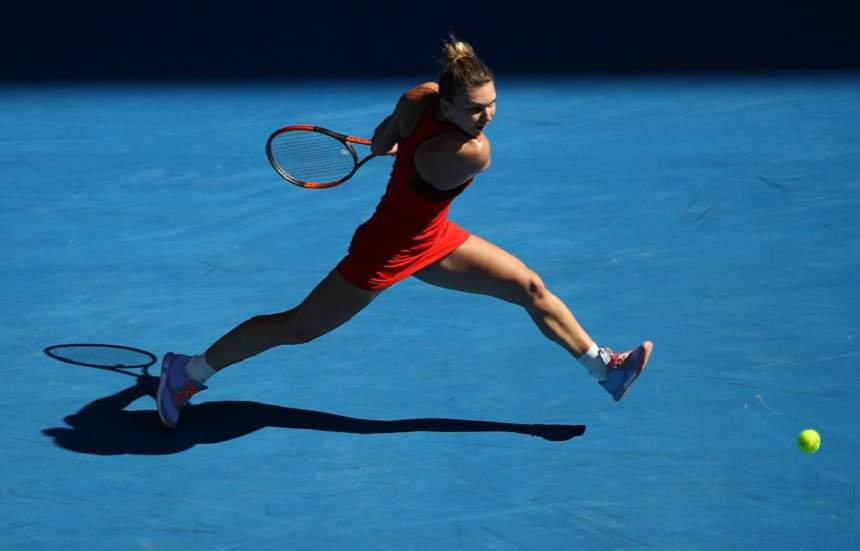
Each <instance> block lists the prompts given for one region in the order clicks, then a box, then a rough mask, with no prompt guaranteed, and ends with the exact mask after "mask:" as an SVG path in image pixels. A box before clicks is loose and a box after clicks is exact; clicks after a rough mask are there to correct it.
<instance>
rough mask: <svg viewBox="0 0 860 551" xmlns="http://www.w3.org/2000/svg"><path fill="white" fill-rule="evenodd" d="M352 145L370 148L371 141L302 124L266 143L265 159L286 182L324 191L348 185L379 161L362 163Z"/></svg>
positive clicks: (270, 137) (280, 132)
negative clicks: (364, 168)
mask: <svg viewBox="0 0 860 551" xmlns="http://www.w3.org/2000/svg"><path fill="white" fill-rule="evenodd" d="M353 144H360V145H367V146H369V145H370V140H368V139H366V138H357V137H355V136H345V135H343V134H339V133H337V132H333V131H331V130H328V129H326V128H320V127H319V126H312V125H307V124H299V125H293V126H287V127H284V128H281V129H280V130H276V131H275V132H273V133H272V135H271V136H269V140H268V141H267V142H266V155H267V156H268V157H269V162H270V163H272V166H273V167H274V169H275V171H276V172H277V173H278V174H280V175H281V176H282V177H283V178H284V179H285V180H286V181H288V182H290V183H292V184H295V185H297V186H301V187H304V188H311V189H324V188H329V187H334V186H337V185H340V184H342V183H344V182H346V181H347V180H349V179H350V178H351V177H352V175H353V174H355V172H356V171H357V170H358V169H359V168H361V165H363V164H364V163H366V162H367V161H369V160H370V159H372V158H374V157H376V155H374V154H372V153H371V154H370V155H368V156H367V157H365V158H364V159H361V160H360V161H359V160H358V153H356V152H355V148H354V147H353Z"/></svg>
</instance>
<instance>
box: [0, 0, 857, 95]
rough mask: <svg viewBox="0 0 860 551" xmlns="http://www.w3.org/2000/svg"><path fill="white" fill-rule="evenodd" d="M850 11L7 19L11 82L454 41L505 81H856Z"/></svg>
mask: <svg viewBox="0 0 860 551" xmlns="http://www.w3.org/2000/svg"><path fill="white" fill-rule="evenodd" d="M84 4H85V5H84ZM854 4H856V2H834V1H824V2H820V1H819V2H813V1H811V0H810V1H801V2H797V1H795V2H791V1H788V2H776V1H773V0H762V1H748V2H744V3H741V2H727V3H726V2H707V3H701V2H678V1H672V2H656V3H649V2H588V1H574V2H558V3H556V2H543V3H541V2H517V1H514V2H512V3H500V2H494V3H491V2H452V1H441V2H434V3H422V4H419V3H413V2H391V1H385V2H373V3H371V2H366V3H361V2H342V1H335V2H304V3H303V2H288V1H286V0H280V1H244V2H223V3H221V2H200V1H190V2H164V1H157V2H152V3H130V2H105V1H94V2H87V3H79V2H67V3H62V4H58V5H50V4H42V3H36V2H32V3H30V5H28V6H14V7H11V8H7V9H6V10H5V13H4V16H3V18H2V19H3V23H2V24H0V31H2V33H0V35H2V37H0V41H2V42H0V45H2V48H3V52H4V54H3V56H2V58H3V62H2V63H3V65H4V66H3V71H2V78H5V79H28V80H29V79H39V80H41V79H47V80H52V79H81V78H84V79H87V78H169V79H199V78H259V77H264V78H270V77H271V78H279V77H291V76H299V75H340V76H353V75H355V76H359V75H370V74H373V75H376V74H406V73H412V74H418V73H422V74H426V73H427V72H428V71H431V72H432V71H435V70H436V61H435V57H436V56H437V55H438V50H439V48H438V45H439V41H440V39H442V38H444V36H445V35H446V33H447V32H448V31H449V30H453V31H455V32H457V33H459V34H460V35H461V36H462V37H463V38H464V39H466V40H469V41H470V42H472V43H473V44H474V45H475V46H476V48H477V50H478V53H479V54H480V55H482V56H483V57H485V58H486V60H487V61H488V63H490V65H491V66H492V67H494V68H495V70H496V71H497V72H505V73H514V72H516V73H550V74H559V73H563V74H583V73H628V72H692V71H737V70H784V69H802V70H810V69H811V70H815V69H857V68H860V53H858V52H860V39H858V36H860V25H858V22H857V21H858V18H857V15H858V14H857V12H858V10H857V8H856V7H854V6H853V5H854Z"/></svg>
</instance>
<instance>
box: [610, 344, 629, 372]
mask: <svg viewBox="0 0 860 551" xmlns="http://www.w3.org/2000/svg"><path fill="white" fill-rule="evenodd" d="M604 350H605V351H606V354H607V355H608V356H609V360H608V361H607V362H606V369H615V368H617V367H621V366H622V365H623V364H624V362H625V361H627V356H629V355H630V352H613V351H612V349H611V348H604Z"/></svg>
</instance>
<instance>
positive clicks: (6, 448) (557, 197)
mask: <svg viewBox="0 0 860 551" xmlns="http://www.w3.org/2000/svg"><path fill="white" fill-rule="evenodd" d="M424 78H426V77H424ZM420 81H421V77H416V78H415V79H405V78H402V79H400V78H399V79H391V80H381V81H374V82H361V81H325V80H319V81H301V82H283V83H271V84H265V85H261V84H242V83H236V84H194V85H181V84H174V85H167V86H165V85H158V84H104V85H100V84H85V85H84V84H82V85H65V86H40V87H25V86H18V87H15V86H6V87H5V88H3V89H2V90H0V105H2V106H3V107H2V109H0V175H2V188H0V197H2V203H0V205H2V217H0V220H1V221H0V225H2V233H0V239H2V241H0V242H2V257H0V267H2V269H0V293H2V294H0V297H2V303H3V310H4V321H3V324H2V336H3V342H4V343H5V346H3V347H2V349H0V373H2V376H3V380H4V382H5V392H4V393H3V398H2V403H3V412H4V414H3V416H2V418H0V427H1V428H2V433H3V435H4V445H3V446H2V449H0V465H2V489H0V491H2V498H0V533H2V534H3V536H2V538H0V549H3V550H6V549H27V550H31V551H36V550H56V549H88V550H117V549H125V550H131V549H141V550H158V549H208V550H213V551H214V550H259V549H279V550H280V549H350V550H359V549H368V550H374V549H399V550H402V549H428V550H441V549H465V550H472V549H530V550H546V549H593V550H603V549H758V550H771V549H773V550H785V549H797V550H824V549H849V548H851V547H852V546H854V545H856V542H857V541H858V540H860V512H858V509H857V495H856V494H857V485H858V482H860V462H858V461H857V457H858V454H860V435H858V431H857V421H858V414H860V406H858V401H857V396H858V394H860V371H858V367H860V346H858V345H860V322H858V314H857V312H858V309H860V277H858V272H860V216H858V211H860V133H858V128H860V78H858V77H857V76H844V75H827V76H816V75H805V76H771V77H756V76H743V77H741V76H739V77H720V78H715V77H711V78H692V77H689V78H671V77H666V78H660V79H649V78H640V79H626V80H625V79H620V78H619V79H605V80H597V79H595V80H587V79H566V80H565V79H558V80H554V79H544V80H541V79H533V78H530V79H525V78H522V79H511V78H502V77H501V76H500V78H499V80H498V82H497V91H498V101H499V103H498V112H497V117H496V120H495V121H494V122H493V123H492V124H491V126H490V127H489V128H488V130H487V134H488V136H489V137H490V139H491V140H492V143H493V166H492V168H491V169H490V171H489V172H487V173H484V174H482V175H480V176H479V177H478V178H477V179H476V180H475V183H474V184H473V185H472V186H471V187H470V188H469V189H468V190H467V191H466V192H465V193H464V194H463V195H461V196H460V197H459V198H458V199H457V200H456V201H455V203H454V206H453V208H452V211H451V217H452V219H453V220H455V221H456V222H458V223H460V224H461V225H463V226H464V227H466V228H468V229H469V230H471V231H472V232H474V233H475V234H477V235H480V236H482V237H484V238H485V239H488V240H490V241H492V242H494V243H496V244H498V245H500V246H502V247H504V248H505V249H507V250H509V251H510V252H512V253H513V254H515V255H517V256H519V257H520V258H522V259H523V260H524V261H525V262H526V263H527V264H529V265H530V266H531V267H532V268H534V269H535V270H536V271H538V272H539V273H540V274H541V276H542V278H543V279H544V281H545V282H546V283H547V285H548V287H549V288H550V289H551V290H552V291H553V292H554V293H555V294H557V295H558V296H560V297H562V298H563V299H564V300H565V301H566V302H567V304H568V305H569V306H570V308H571V310H572V311H573V312H574V314H575V315H576V316H577V318H578V319H579V321H580V322H581V323H582V324H583V325H584V327H585V328H586V329H587V330H588V331H589V333H590V334H591V335H592V336H593V337H594V338H595V340H597V342H598V343H599V344H600V345H608V346H610V347H612V348H614V349H616V350H623V349H628V348H631V347H633V346H635V345H637V344H638V343H639V342H641V341H642V340H645V339H649V340H652V341H654V343H655V351H654V355H653V356H652V360H651V363H650V365H649V368H648V370H647V371H646V373H645V374H644V376H643V377H642V379H640V380H639V382H637V383H636V385H635V386H634V387H633V389H632V390H631V392H630V393H629V394H628V395H627V397H626V398H625V399H624V401H622V402H620V403H618V404H616V403H613V402H612V400H611V399H610V398H609V396H608V395H607V394H606V393H605V392H604V391H603V390H602V389H601V388H600V387H599V386H598V385H597V384H596V383H594V382H593V381H592V379H590V378H589V377H588V376H587V374H586V372H585V370H584V368H582V367H581V366H580V365H579V364H578V363H576V362H575V361H574V360H573V359H572V358H571V357H569V356H567V355H566V353H565V352H564V351H563V350H562V349H561V348H559V347H557V346H556V345H554V344H552V343H550V342H549V341H547V340H545V339H544V337H543V336H542V335H541V334H540V333H539V332H538V331H537V330H536V329H535V328H534V326H533V325H532V323H531V321H530V320H529V318H528V317H527V316H526V314H525V313H524V312H522V311H521V310H518V309H517V308H516V307H514V306H511V305H509V304H505V303H502V302H497V301H494V300H493V299H490V298H486V297H480V296H470V295H463V294H455V293H452V292H447V291H443V290H440V289H437V288H433V287H430V286H428V285H426V284H423V283H421V282H419V281H417V280H414V279H411V280H407V281H405V282H403V283H401V284H398V285H396V286H395V287H393V288H391V289H389V290H388V291H386V292H385V293H383V294H382V295H381V296H380V297H379V298H378V299H377V301H376V302H374V303H373V304H372V305H371V306H370V307H369V308H368V309H367V310H365V311H364V312H362V313H361V314H359V315H358V316H357V317H356V318H355V319H353V320H352V322H351V323H349V324H348V325H346V326H344V327H342V328H340V329H339V330H337V331H336V332H334V333H332V334H330V335H328V336H326V337H324V338H322V339H320V340H318V341H315V342H313V343H310V344H307V345H304V346H300V347H293V348H280V349H276V350H272V351H269V352H268V353H265V354H263V355H261V356H258V357H256V358H253V359H251V360H249V361H248V362H246V363H244V364H241V365H238V366H235V367H232V368H230V369H228V370H226V371H224V372H222V373H220V374H218V375H217V376H216V377H214V378H213V379H211V380H210V389H209V390H208V391H206V392H205V393H202V394H199V395H198V396H196V397H195V400H194V405H193V406H192V407H190V408H189V409H188V410H186V411H185V412H184V413H183V419H182V426H181V429H180V430H178V431H177V432H174V433H168V432H166V431H164V430H162V429H161V428H160V425H159V424H158V421H157V417H156V414H155V412H154V403H153V400H152V397H151V396H150V395H151V394H152V393H153V392H154V389H155V376H156V375H157V374H158V369H159V365H160V358H161V356H162V355H163V354H164V353H165V352H167V351H175V352H185V353H197V352H200V351H202V350H204V349H205V348H206V347H207V346H208V345H209V344H211V343H212V342H213V341H214V340H215V339H216V338H217V337H219V336H220V335H221V334H222V333H224V332H226V331H227V330H229V329H230V328H232V327H233V326H234V325H236V324H238V323H239V322H241V321H244V320H245V319H247V318H248V317H250V316H252V315H255V314H261V313H271V312H276V311H281V310H285V309H288V308H290V307H292V306H294V305H295V304H296V303H297V302H298V301H300V300H301V299H302V298H303V297H304V296H305V294H306V293H307V292H308V291H309V290H310V289H311V288H312V287H313V286H314V285H315V284H316V282H317V281H318V280H319V279H320V278H321V277H323V276H324V275H325V274H326V273H327V272H328V270H330V269H331V268H332V267H333V266H334V265H335V264H336V263H337V262H338V261H339V260H340V258H341V257H342V256H343V254H345V252H346V247H347V244H348V242H349V239H350V237H351V235H352V231H353V230H354V228H355V227H356V226H357V225H358V224H359V223H361V222H362V221H363V220H365V219H366V218H367V217H368V216H370V214H371V213H372V210H373V208H374V207H375V205H376V203H377V201H378V199H379V197H380V195H381V194H382V191H383V189H384V185H385V182H386V178H387V176H388V174H389V171H390V168H391V160H390V159H375V160H374V161H372V162H371V163H369V164H368V165H366V166H365V167H364V168H362V169H361V171H360V172H359V174H358V175H357V176H356V177H355V178H354V179H353V180H351V181H350V182H348V183H347V184H345V185H344V186H342V187H340V188H336V189H331V190H325V191H309V190H303V189H299V188H297V187H294V186H291V185H289V184H287V183H285V182H283V181H282V180H280V179H279V178H278V176H277V175H276V174H275V173H274V172H273V171H272V170H271V168H270V167H269V165H268V163H267V161H266V158H265V156H264V153H263V144H264V143H265V140H266V137H267V136H268V134H269V133H270V132H271V131H272V130H274V129H275V128H278V127H280V126H283V125H286V124H291V123H306V124H318V125H321V126H325V127H330V128H332V129H334V130H338V131H341V132H345V133H350V134H356V135H365V136H368V135H370V134H371V132H372V131H373V128H374V127H375V125H376V124H377V123H378V122H379V121H380V120H381V119H382V118H384V117H385V116H386V115H387V114H388V113H389V112H390V110H391V108H392V107H393V105H394V102H395V101H396V99H397V96H398V94H399V93H400V92H402V91H403V90H405V89H406V88H407V87H408V86H410V85H413V84H416V83H418V82H420ZM69 344H107V345H121V346H128V347H134V348H138V349H141V350H143V351H146V352H149V353H151V354H153V355H155V356H157V357H158V359H159V363H156V364H155V365H153V366H152V367H151V368H149V374H150V375H149V376H141V377H132V376H129V375H128V374H123V373H119V372H111V371H107V370H103V369H95V368H92V367H84V366H79V365H73V364H69V363H63V362H60V361H57V360H55V359H53V358H52V357H49V356H48V355H47V354H46V353H45V349H46V348H48V347H52V346H56V345H69ZM79 351H80V353H81V354H82V355H83V356H86V357H82V358H79V360H81V361H83V363H87V361H86V359H87V358H88V357H89V356H88V355H93V356H99V359H98V361H95V363H99V362H106V363H107V365H115V364H120V363H124V364H126V365H129V363H130V362H131V363H133V360H129V359H128V358H127V355H128V354H131V355H132V356H134V354H132V353H130V352H127V351H126V352H122V351H119V350H115V351H113V352H112V351H111V350H110V349H98V348H92V347H91V348H90V349H88V348H80V349H79ZM114 352H115V354H116V356H112V355H111V354H113V353H114ZM137 357H138V359H140V358H148V356H145V355H142V354H138V356H137ZM90 363H93V361H91V362H90ZM132 371H133V370H132ZM136 371H137V372H138V373H140V369H138V370H136ZM535 424H541V425H577V424H584V425H587V427H588V428H587V432H586V433H585V434H584V435H583V436H581V437H577V438H573V439H569V440H565V441H550V440H546V439H543V438H541V437H540V434H538V436H532V435H531V434H532V433H535V432H537V433H540V430H538V429H540V427H538V428H536V427H533V426H532V425H535ZM807 427H811V428H815V429H817V430H819V431H820V432H821V434H822V437H823V444H822V448H821V450H820V451H819V452H818V453H817V454H815V455H806V454H803V453H801V452H800V451H799V450H798V449H797V447H796V445H795V437H796V435H797V433H798V432H799V431H800V430H802V429H804V428H807Z"/></svg>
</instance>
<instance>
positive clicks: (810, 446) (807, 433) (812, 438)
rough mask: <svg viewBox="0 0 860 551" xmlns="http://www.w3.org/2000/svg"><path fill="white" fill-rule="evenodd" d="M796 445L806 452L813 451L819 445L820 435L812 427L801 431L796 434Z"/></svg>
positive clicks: (816, 449) (815, 450)
mask: <svg viewBox="0 0 860 551" xmlns="http://www.w3.org/2000/svg"><path fill="white" fill-rule="evenodd" d="M797 445H798V446H800V449H801V450H803V451H804V452H806V453H815V452H817V451H818V447H819V446H821V435H819V434H818V433H817V432H816V431H814V430H812V429H806V430H804V431H801V432H800V434H798V435H797Z"/></svg>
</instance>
